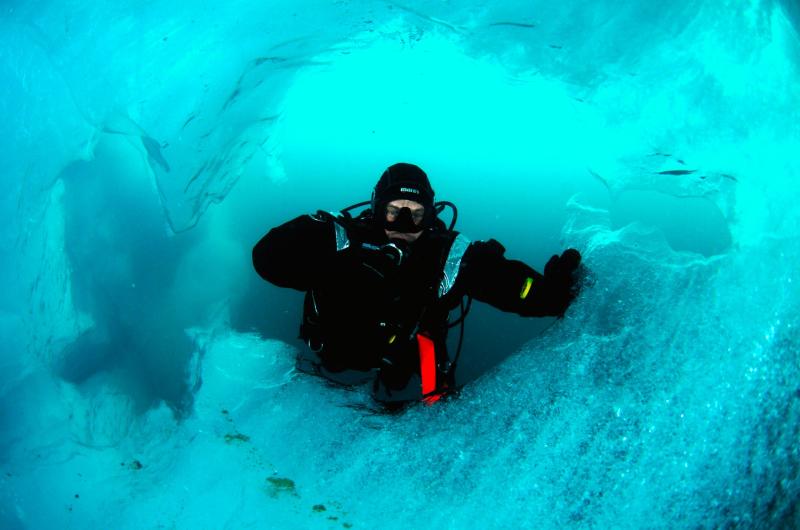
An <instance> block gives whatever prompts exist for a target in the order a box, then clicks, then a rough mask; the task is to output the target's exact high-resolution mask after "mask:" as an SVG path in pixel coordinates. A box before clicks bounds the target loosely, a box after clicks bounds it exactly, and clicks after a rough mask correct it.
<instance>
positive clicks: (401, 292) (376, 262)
mask: <svg viewBox="0 0 800 530" xmlns="http://www.w3.org/2000/svg"><path fill="white" fill-rule="evenodd" d="M504 252H505V249H504V248H503V247H502V245H500V244H499V243H498V242H497V241H495V240H489V241H485V242H484V241H476V242H470V241H469V240H468V239H466V238H465V237H464V236H463V235H460V234H458V233H457V232H451V231H448V230H447V229H446V228H445V227H444V225H443V224H442V223H441V221H438V220H437V221H436V222H435V223H434V227H433V228H429V229H427V230H425V231H424V232H423V233H422V234H421V235H420V237H419V238H418V239H417V240H416V241H415V242H413V243H410V244H408V243H406V242H403V241H397V240H391V241H390V240H389V239H388V238H387V236H386V234H385V232H384V230H383V228H382V227H380V226H378V225H377V224H376V223H374V222H373V221H372V219H371V218H369V217H365V218H356V219H352V218H350V217H349V216H341V215H338V216H334V215H331V214H327V213H324V212H319V213H318V214H316V215H304V216H301V217H298V218H296V219H293V220H291V221H289V222H287V223H285V224H282V225H280V226H278V227H276V228H273V229H272V230H270V231H269V233H267V235H265V236H264V237H263V238H262V239H261V240H260V241H259V242H258V243H257V244H256V246H255V247H254V248H253V265H254V266H255V269H256V271H257V272H258V274H259V275H260V276H261V277H262V278H264V279H265V280H267V281H269V282H271V283H273V284H275V285H277V286H280V287H289V288H292V289H298V290H300V291H305V292H306V298H305V304H304V306H305V307H304V316H303V324H302V325H301V333H300V334H301V337H302V338H303V339H304V340H305V341H306V342H307V343H308V345H309V346H310V347H311V349H312V350H313V351H315V352H316V355H317V359H316V361H315V365H316V366H317V367H318V368H320V369H321V370H320V371H321V373H322V374H323V375H326V376H328V377H329V378H331V379H334V380H337V377H336V374H338V373H342V372H343V371H346V370H358V371H364V372H367V371H374V370H377V378H376V379H375V385H374V395H375V397H376V399H378V400H379V401H382V402H385V403H388V402H394V401H403V402H405V401H411V400H419V399H431V398H432V397H433V399H435V396H439V395H441V394H442V393H444V392H446V391H447V390H448V388H450V389H452V388H453V386H454V381H452V379H451V377H450V374H451V372H452V370H450V362H451V359H449V358H448V354H447V351H446V337H447V331H448V316H449V314H450V312H451V311H452V310H453V309H455V308H456V307H458V306H459V305H460V304H461V301H462V299H463V298H464V297H465V296H467V297H472V298H475V299H476V300H480V301H482V302H486V303H488V304H491V305H492V306H494V307H496V308H498V309H500V310H502V311H510V312H514V313H518V314H520V315H523V316H547V315H552V316H560V315H562V314H563V313H564V311H565V310H566V308H567V306H568V305H569V303H570V302H571V300H572V298H573V297H574V294H573V290H572V283H573V282H572V277H571V272H572V271H573V270H574V269H575V267H577V261H578V260H579V259H580V257H579V254H578V253H577V252H576V251H572V252H574V254H575V255H576V256H577V258H576V257H575V256H572V257H571V258H569V259H565V256H566V255H567V253H565V254H564V255H562V257H561V258H560V259H559V258H558V257H557V256H553V258H552V259H551V260H550V262H548V265H547V267H546V268H545V275H542V274H540V273H538V272H536V271H534V270H533V269H532V268H531V267H529V266H528V265H526V264H524V263H522V262H521V261H515V260H509V259H506V258H505V257H504V256H503V254H504ZM568 252H570V251H568Z"/></svg>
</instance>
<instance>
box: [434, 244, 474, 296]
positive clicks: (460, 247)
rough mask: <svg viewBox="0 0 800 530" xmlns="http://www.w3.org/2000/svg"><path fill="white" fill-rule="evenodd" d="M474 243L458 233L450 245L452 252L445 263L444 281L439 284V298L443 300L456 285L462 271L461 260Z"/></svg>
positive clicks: (443, 270)
mask: <svg viewBox="0 0 800 530" xmlns="http://www.w3.org/2000/svg"><path fill="white" fill-rule="evenodd" d="M471 243H472V242H471V241H470V240H469V238H467V237H466V236H464V235H463V234H459V233H456V236H455V237H454V238H453V242H452V243H451V244H450V251H449V252H448V254H447V259H446V260H445V262H444V266H443V269H442V281H441V283H440V284H439V298H442V297H443V296H445V295H446V294H447V293H449V292H450V290H451V289H452V288H453V286H454V285H455V283H456V279H457V278H458V273H459V271H460V270H461V260H462V259H463V258H464V254H465V253H466V252H467V248H469V246H470V244H471Z"/></svg>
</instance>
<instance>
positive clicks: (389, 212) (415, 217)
mask: <svg viewBox="0 0 800 530" xmlns="http://www.w3.org/2000/svg"><path fill="white" fill-rule="evenodd" d="M402 210H408V211H409V213H410V215H411V220H412V221H414V224H415V225H418V224H420V223H421V222H422V220H423V219H425V208H418V209H416V210H410V209H408V208H398V207H396V206H391V205H390V206H387V207H386V220H387V221H390V222H391V221H394V220H396V219H397V218H398V217H399V216H400V212H401V211H402Z"/></svg>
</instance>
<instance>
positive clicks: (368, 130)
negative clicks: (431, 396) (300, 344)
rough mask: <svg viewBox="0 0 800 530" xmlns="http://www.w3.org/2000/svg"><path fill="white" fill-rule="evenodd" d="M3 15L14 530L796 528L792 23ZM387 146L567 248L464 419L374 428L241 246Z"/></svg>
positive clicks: (669, 12)
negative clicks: (325, 369)
mask: <svg viewBox="0 0 800 530" xmlns="http://www.w3.org/2000/svg"><path fill="white" fill-rule="evenodd" d="M0 27H2V31H0V79H2V83H1V84H0V116H2V120H0V138H1V140H0V155H2V158H1V160H2V172H0V175H1V176H0V178H2V182H3V190H4V191H5V193H4V194H2V197H0V211H2V212H3V214H4V215H3V219H5V223H3V224H2V225H1V226H0V241H1V242H2V245H0V253H2V259H1V260H0V270H1V271H2V275H0V281H1V282H2V287H1V289H2V296H1V297H0V333H2V335H0V336H1V337H2V339H3V346H2V348H0V367H1V368H2V371H0V426H1V428H0V473H1V475H0V491H1V492H2V495H0V526H2V527H3V528H54V527H60V528H160V527H166V528H245V527H258V528H261V527H275V528H309V527H320V528H341V527H344V528H350V527H353V528H376V527H380V528H409V527H414V526H418V525H420V524H421V522H422V521H424V523H425V524H426V525H430V526H435V527H444V528H493V527H494V528H510V527H521V528H529V527H537V528H538V527H542V528H565V527H575V528H676V527H743V528H785V527H796V526H799V525H800V514H798V511H797V506H798V505H800V502H798V501H799V500H800V482H799V480H800V479H799V478H798V475H799V473H800V454H798V451H800V449H798V444H797V440H798V439H800V362H799V361H798V342H799V338H798V324H800V323H799V322H798V317H797V315H798V314H799V313H798V309H800V307H798V306H799V305H800V303H799V302H800V296H799V295H800V293H798V280H797V277H796V276H797V274H796V269H797V263H798V262H800V261H799V259H800V241H799V240H798V229H800V227H799V226H798V218H799V217H800V215H798V213H799V211H798V208H797V206H796V205H797V203H798V195H800V191H798V190H800V188H798V187H797V184H796V182H797V179H798V177H800V162H798V158H797V156H796V153H797V152H800V130H799V129H798V125H797V124H798V123H800V116H798V114H800V105H799V104H798V103H800V85H799V84H798V79H800V77H799V76H798V60H800V42H799V41H798V28H799V27H800V8H798V7H797V4H796V3H795V2H790V1H789V0H786V1H785V2H775V1H767V0H764V1H730V2H724V1H721V0H717V1H703V2H700V1H675V2H668V3H663V2H662V3H652V2H624V3H622V4H620V3H619V2H602V1H601V2H588V1H587V2H579V1H572V2H561V3H552V2H529V3H527V4H526V5H525V6H524V7H521V6H520V5H519V2H502V1H501V2H448V1H444V2H435V3H434V2H429V3H425V2H406V3H403V4H398V3H394V2H349V1H344V0H339V1H327V2H323V1H318V2H311V1H292V2H244V1H239V2H225V3H221V2H220V3H216V4H215V3H201V4H195V3H191V4H183V3H181V2H177V3H176V2H160V1H152V2H147V3H144V4H142V3H139V2H122V3H119V2H118V3H114V4H109V5H102V4H99V3H92V2H85V1H67V2H53V3H49V2H6V3H4V4H3V5H2V6H1V7H0ZM398 160H408V161H415V162H418V163H420V164H421V165H422V166H423V167H425V168H426V170H428V172H429V174H431V175H432V178H435V180H434V185H435V187H436V188H437V191H439V190H447V194H448V196H449V197H447V198H454V199H457V200H458V202H459V204H460V205H461V206H462V209H463V215H464V217H465V219H464V230H465V231H467V232H468V233H469V235H471V236H472V237H474V238H479V237H490V236H498V235H499V236H503V235H504V236H503V237H501V239H503V241H504V243H507V246H508V247H509V249H510V250H514V251H515V257H520V258H523V259H526V260H528V261H529V262H531V264H533V265H535V266H539V267H541V263H542V258H543V257H546V255H547V254H548V253H549V252H553V251H557V250H559V249H560V248H563V247H564V246H566V245H570V246H575V247H576V248H579V249H581V251H582V252H583V253H584V256H585V260H586V263H587V265H588V266H589V267H590V269H591V271H592V280H593V281H592V284H591V285H590V286H588V287H587V288H586V289H585V290H584V292H583V294H582V296H581V298H580V299H579V301H578V302H577V303H576V304H575V305H574V306H573V307H572V308H571V310H570V312H569V313H568V314H567V317H566V318H564V319H563V320H560V321H558V322H555V323H552V324H548V327H547V328H546V329H545V330H544V331H543V332H542V333H541V334H539V335H538V336H536V337H535V338H533V340H530V341H529V342H527V343H526V344H525V345H524V346H523V347H521V348H519V351H516V352H515V353H514V352H505V353H504V354H502V355H500V354H498V353H497V352H491V355H495V360H496V362H495V363H493V364H495V366H494V367H492V368H491V369H489V370H488V371H486V370H477V369H476V371H478V372H481V371H482V372H484V373H482V375H481V376H480V377H478V378H477V380H475V381H473V382H472V383H471V384H470V385H469V386H467V387H466V388H465V389H464V392H463V394H462V395H461V396H460V398H459V399H456V400H453V401H450V402H448V403H444V404H442V405H441V406H436V407H430V408H428V407H420V408H415V409H412V410H410V411H409V412H407V413H406V414H404V415H402V416H398V417H387V416H376V415H372V414H370V413H369V411H368V409H365V408H364V405H365V404H368V400H367V398H366V395H364V394H362V393H361V392H359V391H353V392H350V391H343V390H341V389H335V388H329V387H326V386H324V385H322V384H321V383H320V382H319V381H317V380H313V379H309V378H305V377H301V376H298V375H297V374H294V373H293V371H292V366H293V362H292V361H293V355H294V350H293V348H295V347H296V346H297V344H296V343H294V342H292V341H291V340H290V339H291V337H292V335H293V334H294V331H295V330H296V325H297V321H296V319H297V313H296V311H297V307H296V304H297V302H298V300H297V297H296V296H294V295H293V294H291V293H289V294H286V293H282V292H279V291H278V290H277V289H274V288H272V287H270V286H267V285H263V284H261V283H260V282H259V281H258V279H257V278H254V277H253V276H254V274H253V273H252V271H251V270H250V265H249V251H250V246H251V245H252V244H253V242H254V241H255V240H256V239H257V238H258V237H259V236H260V235H261V234H262V233H263V232H264V231H266V229H268V228H269V227H270V226H271V225H274V224H276V223H278V222H281V221H283V220H286V219H288V218H289V217H290V216H293V215H298V214H300V213H304V212H307V211H313V210H315V209H316V208H325V209H334V208H336V207H337V206H344V205H346V204H350V203H352V202H356V201H358V200H361V199H362V198H363V195H366V194H368V189H369V186H370V185H371V184H372V182H373V180H374V178H375V177H377V175H378V174H379V172H380V170H382V168H383V167H385V166H386V165H388V164H390V163H393V162H395V161H398ZM434 175H435V177H433V176H434ZM356 188H358V189H360V190H363V191H358V192H354V191H352V190H353V189H356ZM325 201H328V203H326V204H320V203H323V202H325ZM470 211H472V212H480V215H474V216H473V217H472V219H471V220H470V217H469V214H468V212H470ZM532 227H533V228H532ZM468 229H469V230H468ZM498 232H499V234H498ZM532 325H533V324H532ZM491 327H492V326H491V325H489V324H486V325H485V326H484V329H483V332H484V333H485V334H488V333H489V332H491V331H492V329H488V328H491ZM287 329H288V330H289V331H288V332H287V331H286V330H287ZM498 329H499V328H498ZM497 332H498V333H500V334H502V333H504V332H502V333H501V331H499V330H498V331H497ZM487 336H489V335H487ZM526 337H528V338H531V337H530V336H528V335H526ZM486 344H491V342H487V343H486ZM510 353H513V355H511V356H510V357H508V355H509V354H510ZM487 355H489V354H487ZM506 357H507V358H506ZM476 366H477V365H476Z"/></svg>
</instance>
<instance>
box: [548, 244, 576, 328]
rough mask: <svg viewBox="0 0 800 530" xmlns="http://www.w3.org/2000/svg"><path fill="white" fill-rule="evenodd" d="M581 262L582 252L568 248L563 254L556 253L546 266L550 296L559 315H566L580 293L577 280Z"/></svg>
mask: <svg viewBox="0 0 800 530" xmlns="http://www.w3.org/2000/svg"><path fill="white" fill-rule="evenodd" d="M580 263H581V254H580V252H578V251H577V250H575V249H574V248H568V249H567V250H565V251H564V252H563V253H562V254H561V256H555V255H554V256H553V257H552V258H550V260H549V261H548V262H547V265H545V266H544V279H545V282H546V284H547V291H548V298H550V302H551V304H552V306H551V307H553V308H554V310H555V312H556V313H558V316H559V317H561V316H564V312H565V311H566V310H567V308H568V307H569V305H570V304H571V303H572V301H573V300H574V299H575V297H576V296H577V295H578V290H579V288H580V283H579V282H578V281H577V274H576V271H577V270H578V267H579V265H580Z"/></svg>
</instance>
